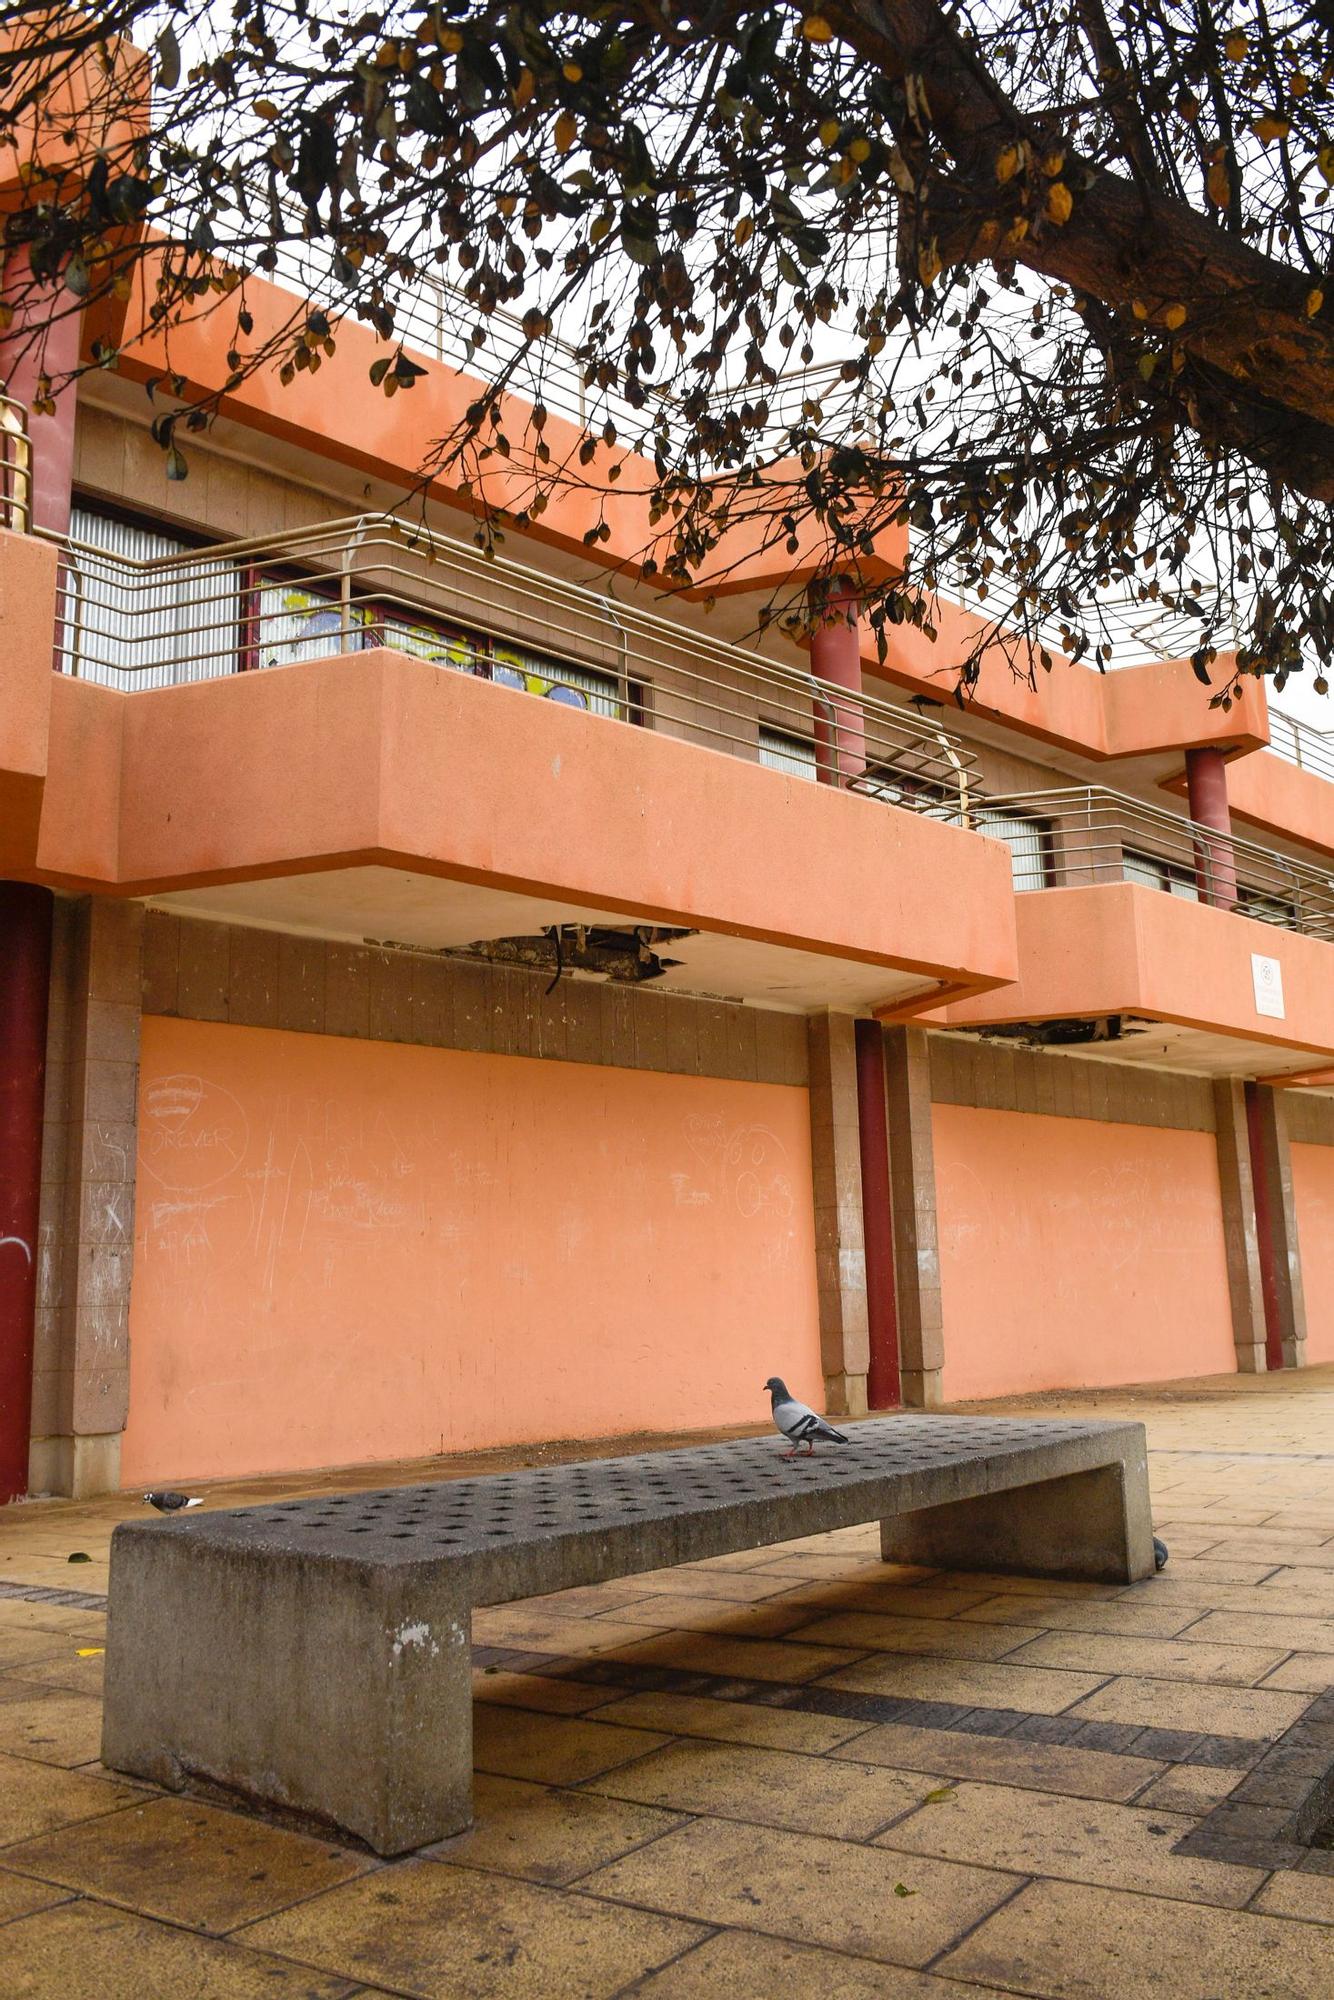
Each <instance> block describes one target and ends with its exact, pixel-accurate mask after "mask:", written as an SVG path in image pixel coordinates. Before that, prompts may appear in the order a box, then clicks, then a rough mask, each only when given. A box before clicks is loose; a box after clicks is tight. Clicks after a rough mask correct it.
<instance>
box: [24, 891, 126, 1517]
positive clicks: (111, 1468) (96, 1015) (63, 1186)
mask: <svg viewBox="0 0 1334 2000" xmlns="http://www.w3.org/2000/svg"><path fill="white" fill-rule="evenodd" d="M142 938H143V909H142V907H141V906H140V905H138V904H136V903H122V902H113V901H110V900H108V899H104V898H97V897H93V898H82V899H80V900H79V901H77V902H71V901H65V902H62V903H61V904H60V905H59V906H58V910H57V928H56V941H55V965H54V969H53V975H52V997H51V1016H50V1028H49V1033H48V1044H47V1103H46V1110H47V1126H46V1133H45V1140H44V1145H43V1155H42V1182H43V1185H42V1212H41V1222H40V1227H39V1237H38V1241H39V1264H38V1299H37V1308H38V1309H37V1356H36V1364H35V1368H34V1379H33V1446H32V1458H31V1466H30V1484H31V1487H32V1490H33V1491H34V1492H57V1493H70V1494H73V1495H75V1496H76V1497H77V1496H82V1495H85V1494H89V1493H103V1492H110V1491H114V1490H115V1489H116V1487H117V1486H118V1485H119V1483H120V1478H119V1474H120V1434H121V1431H122V1430H123V1428H124V1424H125V1415H126V1409H127V1404H128V1390H129V1360H130V1353H129V1307H130V1275H131V1269H132V1264H133V1254H134V1176H135V1151H136V1139H135V1134H136V1114H137V1094H138V1081H139V1013H140V994H141V985H142Z"/></svg>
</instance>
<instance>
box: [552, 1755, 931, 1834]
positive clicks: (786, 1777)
mask: <svg viewBox="0 0 1334 2000" xmlns="http://www.w3.org/2000/svg"><path fill="white" fill-rule="evenodd" d="M588 1790H590V1791H598V1792H606V1793H609V1794H610V1795H611V1796H613V1797H615V1798H622V1799H638V1800H639V1801H640V1802H641V1803H643V1804H644V1805H652V1806H660V1807H664V1808H670V1809H672V1810H674V1811H676V1812H686V1813H709V1814H712V1815H713V1816H714V1817H716V1818H719V1819H736V1820H746V1821H748V1822H750V1823H752V1824H754V1825H757V1826H782V1827H788V1828H790V1829H791V1830H792V1831H793V1832H795V1833H825V1834H829V1835H831V1836H832V1837H833V1838H834V1839H837V1840H869V1839H870V1837H871V1835H872V1834H873V1833H875V1832H876V1831H877V1829H878V1828H880V1827H882V1826H885V1825H886V1824H887V1823H888V1822H889V1821H890V1820H891V1819H893V1818H895V1816H896V1815H897V1814H899V1813H901V1812H907V1811H909V1810H910V1808H911V1807H913V1806H914V1805H916V1804H918V1802H919V1801H920V1800H921V1799H922V1797H923V1796H924V1795H925V1793H926V1792H927V1791H929V1790H930V1779H929V1778H922V1777H905V1776H903V1775H902V1774H901V1773H899V1772H897V1771H887V1770H883V1769H878V1768H876V1767H875V1766H874V1765H867V1764H853V1763H841V1762H838V1763H836V1762H835V1761H834V1760H833V1759H832V1758H825V1757H805V1756H799V1755H794V1754H793V1753H792V1752H791V1751H788V1750H767V1749H760V1748H757V1747H756V1746H755V1745H754V1744H745V1743H711V1742H704V1741H700V1740H691V1741H689V1742H684V1743H671V1744H668V1745H667V1747H666V1748H665V1749H662V1750H657V1751H655V1752H654V1753H653V1755H652V1756H651V1757H645V1758H642V1759H641V1760H640V1762H639V1763H637V1764H632V1765H629V1766H626V1767H624V1768H622V1769H621V1770H619V1771H607V1772H604V1774H603V1775H602V1777H600V1778H592V1779H590V1780H589V1783H588Z"/></svg>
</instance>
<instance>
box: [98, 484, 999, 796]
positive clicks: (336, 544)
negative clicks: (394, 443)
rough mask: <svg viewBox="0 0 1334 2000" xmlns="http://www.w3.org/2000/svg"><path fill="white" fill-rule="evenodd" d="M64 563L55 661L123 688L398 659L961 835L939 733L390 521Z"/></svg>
mask: <svg viewBox="0 0 1334 2000" xmlns="http://www.w3.org/2000/svg"><path fill="white" fill-rule="evenodd" d="M109 533H110V535H111V537H112V538H113V539H114V536H115V529H114V524H112V526H111V528H110V529H109ZM59 552H60V558H61V561H60V604H59V611H58V617H59V623H60V629H61V640H60V647H59V653H58V664H59V666H60V667H61V670H62V671H63V672H65V673H67V674H69V675H72V676H73V677H75V678H76V679H80V680H85V681H92V682H95V683H97V684H99V685H101V686H103V687H111V688H115V689H117V690H118V691H120V692H123V693H137V694H142V693H145V692H147V691H149V690H152V689H161V688H163V687H172V686H179V685H181V684H183V683H187V682H195V681H201V680H210V679H213V678H216V677H226V676H230V675H234V674H238V673H254V672H257V671H260V670H268V669H270V668H275V667H286V666H292V665H296V664H300V663H302V662H306V661H310V660H313V659H316V658H320V657H324V656H327V655H329V654H331V653H350V652H369V651H373V650H375V649H377V648H380V647H392V648H395V649H397V650H399V651H404V652H407V653H410V654H412V655H414V656H415V657H417V658H419V659H425V660H428V661H431V662H433V663H434V664H436V665H438V666H441V667H444V668H447V669H453V670H455V671H458V672H462V673H466V674H470V675H472V676H474V677H476V678H479V679H483V680H490V681H493V682H495V683H497V684H499V685H501V686H505V687H509V688H512V689H517V690H522V691H527V692H529V693H533V694H538V695H541V696H543V697H544V698H545V699H547V700H550V701H553V702H555V703H557V704H558V705H562V706H566V707H570V708H579V709H584V710H586V711H588V712H589V713H592V714H595V715H599V716H603V717H605V718H609V719H612V720H616V721H620V722H629V723H632V724H635V725H637V726H640V727H643V728H649V729H652V730H655V731H657V732H659V733H662V734H665V735H672V736H678V737H682V738H684V739H685V740H687V741H690V742H693V743H695V744H697V745H698V746H700V747H702V748H706V749H712V750H719V751H724V752H726V753H728V754H730V755H733V756H740V757H744V758H746V759H747V760H748V761H750V762H759V763H763V764H768V765H770V766H771V767H773V768H776V769H780V770H784V771H786V772H788V773H789V774H790V775H794V776H807V777H811V778H819V779H823V780H825V781H826V782H830V783H843V784H845V785H846V786H847V788H849V789H852V790H855V791H857V792H859V793H861V794H863V795H864V796H869V797H874V798H877V799H879V800H880V801H881V802H883V803H886V804H891V805H897V806H902V807H904V808H905V809H907V810H909V811H920V812H928V813H930V814H931V815H932V816H935V817H940V816H942V814H943V815H944V816H950V817H954V818H957V819H958V820H959V821H960V823H962V824H964V825H967V824H968V823H969V816H970V814H971V812H972V811H973V809H974V807H975V805H976V802H977V799H978V796H979V785H978V777H977V760H976V757H975V754H974V752H973V751H972V750H971V748H969V747H968V746H967V745H966V744H965V743H964V742H963V741H962V740H961V739H960V738H958V737H956V736H955V735H954V734H953V733H952V732H951V731H949V730H946V729H945V728H943V727H941V726H940V725H939V724H938V723H935V722H932V721H928V720H924V719H922V718H919V717H918V716H916V715H913V714H907V713H905V712H904V711H903V710H902V709H899V708H895V707H893V706H892V705H891V704H889V703H888V702H885V701H882V700H880V699H878V698H877V697H875V696H873V695H856V694H852V693H849V692H848V691H847V690H846V689H843V688H841V687H840V688H838V689H837V690H833V689H829V690H826V688H825V685H824V683H822V682H821V681H819V680H818V679H816V678H815V677H813V676H812V675H811V674H810V673H809V671H807V670H806V669H805V668H803V667H802V666H801V665H799V664H788V663H785V662H783V661H782V660H778V659H773V658H769V657H766V656H765V655H764V654H762V653H760V652H758V651H750V650H747V649H745V648H743V647H740V646H735V645H730V644H728V643H726V642H723V641H719V640H716V639H713V638H711V637H710V636H708V635H707V634H703V633H700V632H698V631H696V630H693V629H691V628H689V627H687V626H684V625H682V624H680V623H677V622H674V621H672V620H670V619H667V618H663V617H660V616H657V615H655V614H653V613H650V612H645V611H643V610H640V609H638V608H637V607H632V606H629V605H626V604H623V603H621V602H618V601H617V600H615V599H613V598H612V597H611V596H610V594H609V593H607V592H602V591H595V590H589V589H586V588H583V587H581V586H579V585H577V584H573V583H568V582H564V581H562V580H560V579H558V578H554V577H552V576H550V575H548V574H544V573H542V572H541V571H538V570H534V569H531V568H529V567H527V566H526V565H524V564H521V563H518V562H514V561H510V560H506V559H501V558H489V557H486V556H483V555H482V554H481V553H480V552H479V551H478V550H476V549H474V548H471V547H469V546H468V545H467V544H465V543H462V542H458V541H455V540H453V539H451V538H447V537H443V536H433V535H431V534H430V533H429V532H427V531H426V530H425V529H421V528H416V529H414V528H410V527H406V526H405V525H404V524H403V523H401V522H399V521H397V520H396V519H394V518H393V517H392V516H387V515H374V516H357V517H352V518H349V519H346V520H340V521H334V522H329V523H326V524H322V525H320V526H318V527H314V528H310V529H307V530H304V531H302V532H300V533H297V534H294V535H292V536H289V537H286V538H283V539H280V540H274V539H271V538H269V539H262V540H240V541H231V542H224V543H215V544H210V545H209V546H208V547H206V548H203V549H199V550H192V551H189V552H187V553H183V554H173V555H167V556H158V557H152V558H148V559H143V558H135V557H132V556H130V555H128V554H125V553H122V552H120V551H118V550H117V549H115V548H114V547H94V546H92V545H91V544H88V543H80V542H75V541H71V540H69V539H68V538H66V539H63V540H62V541H61V542H60V543H59ZM817 739H818V744H817Z"/></svg>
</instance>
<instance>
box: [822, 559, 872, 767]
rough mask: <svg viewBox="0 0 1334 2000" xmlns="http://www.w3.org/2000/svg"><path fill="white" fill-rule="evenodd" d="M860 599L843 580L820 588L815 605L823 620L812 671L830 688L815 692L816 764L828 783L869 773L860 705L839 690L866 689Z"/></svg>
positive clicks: (839, 578) (840, 579) (859, 691)
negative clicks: (844, 696) (865, 772)
mask: <svg viewBox="0 0 1334 2000" xmlns="http://www.w3.org/2000/svg"><path fill="white" fill-rule="evenodd" d="M860 609H861V600H860V599H859V597H858V596H857V593H856V591H855V590H853V588H852V586H851V584H849V583H848V582H847V580H846V579H845V578H843V577H836V578H834V579H833V580H832V581H831V582H829V583H827V584H825V585H822V586H820V587H819V588H818V595H817V596H816V598H815V601H814V602H813V604H812V610H813V611H814V612H815V613H816V615H817V617H818V620H819V622H818V623H817V625H816V627H815V630H814V631H813V632H812V633H811V673H812V675H813V676H814V677H815V679H816V680H817V681H824V682H826V683H827V686H826V687H824V688H820V687H817V688H816V689H815V690H814V694H815V766H816V774H817V776H818V777H819V780H820V782H821V784H823V785H846V784H847V782H848V780H849V779H850V778H856V777H860V775H861V773H862V772H863V771H864V770H865V769H866V721H865V717H864V715H863V713H862V708H861V703H860V701H840V700H839V698H838V692H837V690H838V689H840V688H846V689H848V690H850V691H851V692H852V693H853V694H855V695H858V696H859V695H860V694H861V691H862V648H861V635H860V633H859V632H858V629H857V615H858V612H859V611H860Z"/></svg>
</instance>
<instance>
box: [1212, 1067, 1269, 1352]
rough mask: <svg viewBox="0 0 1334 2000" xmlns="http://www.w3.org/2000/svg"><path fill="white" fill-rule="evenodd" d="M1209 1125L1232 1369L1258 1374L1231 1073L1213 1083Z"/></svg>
mask: <svg viewBox="0 0 1334 2000" xmlns="http://www.w3.org/2000/svg"><path fill="white" fill-rule="evenodd" d="M1214 1129H1215V1132H1216V1134H1217V1143H1218V1185H1219V1190H1220V1193H1221V1196H1222V1207H1223V1243H1224V1248H1225V1250H1226V1253H1227V1287H1228V1296H1229V1298H1230V1299H1231V1301H1232V1344H1233V1346H1234V1347H1235V1348H1236V1351H1237V1372H1238V1374H1241V1375H1261V1374H1263V1373H1264V1368H1265V1305H1264V1291H1263V1287H1262V1283H1261V1276H1260V1243H1259V1237H1258V1235H1257V1232H1256V1223H1255V1189H1254V1186H1253V1184H1252V1180H1251V1149H1250V1140H1249V1136H1248V1133H1247V1129H1246V1089H1245V1085H1244V1084H1242V1083H1241V1082H1240V1081H1239V1080H1238V1079H1236V1078H1219V1079H1218V1081H1217V1082H1216V1083H1215V1084H1214Z"/></svg>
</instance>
